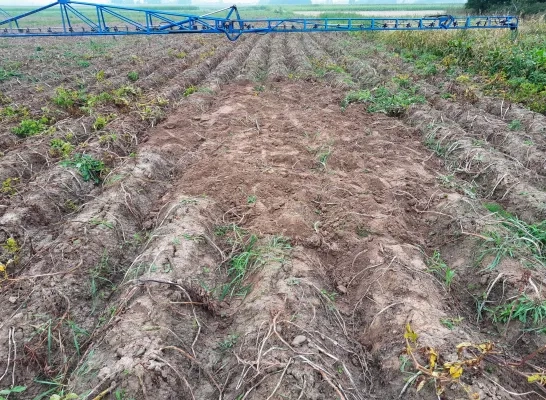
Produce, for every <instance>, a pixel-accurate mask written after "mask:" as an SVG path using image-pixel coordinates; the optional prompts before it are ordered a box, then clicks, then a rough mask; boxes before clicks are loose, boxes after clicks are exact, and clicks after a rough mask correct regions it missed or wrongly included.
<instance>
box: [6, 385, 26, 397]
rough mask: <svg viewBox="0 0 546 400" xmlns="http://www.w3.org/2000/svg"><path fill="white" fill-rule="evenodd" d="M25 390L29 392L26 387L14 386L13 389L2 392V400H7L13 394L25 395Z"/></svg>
mask: <svg viewBox="0 0 546 400" xmlns="http://www.w3.org/2000/svg"><path fill="white" fill-rule="evenodd" d="M25 390H27V387H26V386H14V387H12V388H11V389H3V390H0V400H7V399H8V397H9V396H10V395H11V394H14V393H23V392H24V391H25ZM4 396H5V397H4Z"/></svg>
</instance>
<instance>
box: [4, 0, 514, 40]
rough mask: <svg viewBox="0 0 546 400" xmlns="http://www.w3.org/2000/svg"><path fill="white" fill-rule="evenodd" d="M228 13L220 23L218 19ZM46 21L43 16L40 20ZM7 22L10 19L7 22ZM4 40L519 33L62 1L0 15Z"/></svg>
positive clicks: (471, 23) (445, 20) (480, 19)
mask: <svg viewBox="0 0 546 400" xmlns="http://www.w3.org/2000/svg"><path fill="white" fill-rule="evenodd" d="M55 9H56V10H57V13H55V14H54V15H57V16H58V21H57V22H56V23H55V26H42V27H35V26H34V25H35V23H32V21H31V23H29V20H31V18H34V17H36V16H38V17H39V16H40V13H43V12H44V11H46V10H55ZM220 13H225V14H226V15H225V16H223V17H221V16H219V15H218V14H220ZM42 15H43V14H42ZM6 17H8V18H6ZM0 18H6V19H4V20H0V37H22V36H23V37H29V36H31V37H32V36H98V35H108V36H122V35H155V34H176V33H223V34H225V35H226V36H227V38H228V39H229V40H232V41H233V40H237V39H238V38H239V36H241V35H242V34H243V33H260V34H265V33H270V32H334V31H341V32H354V31H397V30H404V31H412V30H414V31H415V30H420V31H423V30H424V31H430V30H457V29H492V28H499V29H500V28H507V29H511V30H516V29H517V28H518V22H519V21H518V18H517V17H514V16H500V15H497V16H476V17H453V16H451V15H437V16H431V17H424V18H337V17H336V18H288V19H242V18H241V16H240V15H239V11H238V10H237V7H236V6H231V7H228V8H225V9H222V10H218V11H214V12H211V13H208V14H204V15H191V14H184V13H179V12H174V11H162V10H148V9H142V8H131V7H120V6H112V5H106V4H93V3H86V2H81V1H71V0H58V1H56V2H54V3H51V4H49V5H46V6H43V7H40V8H37V9H35V10H32V11H29V12H26V13H23V14H20V15H17V16H15V17H10V16H7V15H6V16H3V15H2V14H0Z"/></svg>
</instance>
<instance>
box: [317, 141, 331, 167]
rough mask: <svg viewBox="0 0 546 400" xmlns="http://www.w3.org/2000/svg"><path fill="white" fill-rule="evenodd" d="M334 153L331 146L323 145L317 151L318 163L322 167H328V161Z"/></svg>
mask: <svg viewBox="0 0 546 400" xmlns="http://www.w3.org/2000/svg"><path fill="white" fill-rule="evenodd" d="M331 155H332V148H331V147H330V146H328V147H321V148H320V149H319V150H318V152H317V163H318V165H319V167H320V168H321V169H326V163H327V162H328V160H329V159H330V157H331Z"/></svg>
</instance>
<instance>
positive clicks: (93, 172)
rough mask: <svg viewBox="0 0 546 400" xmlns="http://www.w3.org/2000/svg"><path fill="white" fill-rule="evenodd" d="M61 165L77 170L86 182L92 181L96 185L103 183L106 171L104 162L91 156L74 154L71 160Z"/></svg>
mask: <svg viewBox="0 0 546 400" xmlns="http://www.w3.org/2000/svg"><path fill="white" fill-rule="evenodd" d="M61 165H62V166H64V167H72V168H76V169H77V170H78V171H79V172H80V175H81V176H82V178H83V180H84V181H85V182H88V181H90V180H92V181H93V182H95V183H96V184H98V183H100V182H101V174H102V172H103V171H104V170H105V169H106V168H105V166H104V162H102V161H100V160H97V159H95V158H93V156H90V155H89V154H74V155H73V157H72V158H71V159H69V160H64V161H62V162H61Z"/></svg>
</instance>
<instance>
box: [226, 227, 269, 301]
mask: <svg viewBox="0 0 546 400" xmlns="http://www.w3.org/2000/svg"><path fill="white" fill-rule="evenodd" d="M257 241H258V237H257V236H255V235H250V237H249V238H248V239H247V240H246V241H245V242H243V243H242V251H241V252H239V253H238V254H236V255H235V256H233V257H232V258H231V260H230V263H229V264H230V266H229V268H228V271H227V272H228V278H229V279H230V281H229V282H228V283H226V284H224V285H223V286H222V288H221V293H220V296H219V297H220V300H224V299H225V298H226V297H233V296H234V295H236V296H242V297H245V296H246V295H247V294H248V293H250V290H251V289H252V288H251V286H250V285H244V280H245V278H246V277H247V276H248V275H250V274H251V273H252V272H254V271H255V270H256V269H257V268H258V267H259V266H261V265H262V264H263V260H262V259H261V257H260V256H261V254H260V252H259V251H258V250H257V248H256V242H257Z"/></svg>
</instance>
